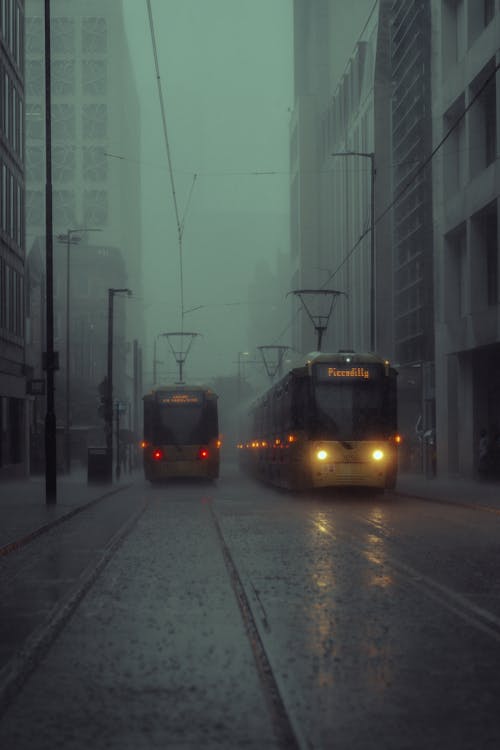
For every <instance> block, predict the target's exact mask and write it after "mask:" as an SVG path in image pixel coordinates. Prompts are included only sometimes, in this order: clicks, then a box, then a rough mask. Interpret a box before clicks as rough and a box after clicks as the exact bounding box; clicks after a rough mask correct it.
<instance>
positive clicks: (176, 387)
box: [146, 383, 217, 396]
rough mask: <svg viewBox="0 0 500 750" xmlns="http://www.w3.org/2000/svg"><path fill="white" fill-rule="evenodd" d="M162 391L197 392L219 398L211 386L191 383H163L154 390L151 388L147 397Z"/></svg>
mask: <svg viewBox="0 0 500 750" xmlns="http://www.w3.org/2000/svg"><path fill="white" fill-rule="evenodd" d="M162 391H176V392H177V393H183V392H185V391H197V392H203V393H207V394H212V395H213V396H217V394H216V392H215V391H214V389H213V388H212V387H211V386H209V385H203V384H200V383H196V384H192V385H191V384H190V383H162V384H161V385H155V386H153V388H151V390H150V391H149V392H148V393H147V394H146V396H154V395H155V394H156V393H161V392H162Z"/></svg>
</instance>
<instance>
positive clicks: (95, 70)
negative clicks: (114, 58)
mask: <svg viewBox="0 0 500 750" xmlns="http://www.w3.org/2000/svg"><path fill="white" fill-rule="evenodd" d="M106 73H107V70H106V60H86V61H85V63H84V65H83V66H82V91H83V93H84V94H90V95H92V96H99V95H103V94H105V93H106Z"/></svg>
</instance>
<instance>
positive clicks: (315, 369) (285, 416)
mask: <svg viewBox="0 0 500 750" xmlns="http://www.w3.org/2000/svg"><path fill="white" fill-rule="evenodd" d="M396 379H397V373H396V371H395V370H394V368H392V367H391V366H390V365H389V363H388V362H387V361H386V360H384V359H382V358H381V357H379V356H377V355H375V354H359V353H355V352H351V351H349V352H346V351H343V352H338V353H335V354H327V353H324V354H323V353H314V354H311V355H309V357H308V358H307V361H306V363H305V364H304V366H302V367H297V368H294V369H292V370H291V371H290V372H289V373H288V374H287V375H286V376H285V377H284V378H282V379H281V380H280V381H279V382H278V383H276V384H275V385H273V386H272V387H271V388H270V389H269V390H268V391H267V392H266V393H265V394H264V395H263V396H261V397H260V398H259V399H258V400H257V401H256V402H255V403H254V404H253V405H252V408H251V409H250V412H249V414H248V423H247V430H246V435H245V437H244V439H243V440H242V441H241V442H240V443H239V445H238V448H239V455H240V464H241V465H242V467H243V468H244V469H246V470H247V471H249V472H250V473H251V474H253V475H254V476H256V477H257V478H259V479H261V480H263V481H266V482H270V483H271V484H276V485H279V486H282V487H287V488H289V489H307V488H313V487H337V486H344V487H345V486H352V487H354V486H360V487H372V488H379V489H384V488H393V487H394V485H395V483H396V478H397V467H398V455H397V453H398V451H397V448H398V443H399V440H400V438H399V436H398V434H397V382H396Z"/></svg>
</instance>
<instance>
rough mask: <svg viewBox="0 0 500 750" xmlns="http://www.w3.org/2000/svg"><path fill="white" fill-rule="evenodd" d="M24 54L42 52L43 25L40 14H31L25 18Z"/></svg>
mask: <svg viewBox="0 0 500 750" xmlns="http://www.w3.org/2000/svg"><path fill="white" fill-rule="evenodd" d="M25 33H26V54H27V55H35V56H38V55H40V56H41V55H43V52H44V27H43V24H42V18H41V16H33V17H32V18H29V17H28V18H26V20H25Z"/></svg>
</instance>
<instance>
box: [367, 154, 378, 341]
mask: <svg viewBox="0 0 500 750" xmlns="http://www.w3.org/2000/svg"><path fill="white" fill-rule="evenodd" d="M367 156H369V157H370V164H371V196H370V204H371V207H370V216H371V227H370V349H371V351H372V352H374V351H375V346H376V341H375V154H367Z"/></svg>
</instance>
